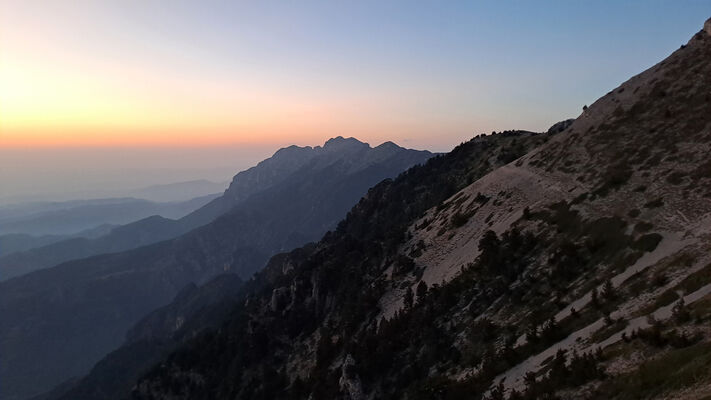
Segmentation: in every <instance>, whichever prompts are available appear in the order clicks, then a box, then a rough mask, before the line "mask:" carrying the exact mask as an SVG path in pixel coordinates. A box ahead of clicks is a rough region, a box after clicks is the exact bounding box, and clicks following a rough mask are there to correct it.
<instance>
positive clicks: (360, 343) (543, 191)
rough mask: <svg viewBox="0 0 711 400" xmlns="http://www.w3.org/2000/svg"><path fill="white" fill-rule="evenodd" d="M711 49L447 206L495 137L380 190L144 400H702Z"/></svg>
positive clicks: (708, 268)
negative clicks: (469, 163)
mask: <svg viewBox="0 0 711 400" xmlns="http://www.w3.org/2000/svg"><path fill="white" fill-rule="evenodd" d="M710 35H711V22H707V29H705V30H704V31H701V32H699V33H698V34H697V35H695V36H694V37H693V38H692V39H691V40H690V41H689V43H688V44H687V45H685V46H682V48H681V49H679V50H678V51H676V52H674V53H673V54H672V55H671V56H670V57H669V58H667V59H666V60H664V61H663V62H661V63H660V64H658V65H656V66H654V67H652V68H651V69H649V70H647V71H645V72H644V73H642V74H640V75H638V76H635V77H633V78H632V79H630V80H629V81H627V82H625V83H624V84H622V85H621V86H620V87H619V88H617V89H615V90H613V91H612V92H610V93H608V94H607V95H606V96H604V97H602V98H601V99H599V100H598V101H596V102H595V103H594V104H593V105H591V106H590V107H589V108H587V109H586V110H585V111H584V112H583V114H582V115H581V116H580V117H579V118H577V119H576V120H575V122H574V123H573V124H572V125H571V126H569V127H568V128H567V129H565V130H564V131H563V132H562V133H558V134H555V135H554V136H552V138H551V139H550V140H549V141H547V142H546V143H545V144H543V145H541V146H540V147H538V148H537V149H535V150H533V151H531V152H528V153H527V154H526V155H524V156H523V157H521V158H519V159H518V160H515V161H513V162H512V163H510V164H507V165H505V166H504V167H501V168H498V169H495V170H493V171H492V172H490V173H488V174H486V175H484V176H483V177H481V179H478V180H476V181H475V182H473V183H472V184H470V185H468V186H466V187H460V186H457V185H454V187H453V188H452V190H449V191H446V193H447V196H446V197H447V198H438V197H437V196H436V195H435V194H434V193H437V192H436V191H437V190H438V189H440V188H441V187H442V183H443V182H445V180H444V177H445V176H449V174H455V176H456V174H457V173H458V172H459V171H460V169H458V168H456V167H455V166H454V165H453V164H452V163H453V162H456V160H457V158H456V153H457V152H468V151H472V150H473V149H475V148H476V146H477V143H489V144H492V143H494V141H495V140H498V139H501V137H494V138H483V139H482V138H476V139H474V140H473V141H472V142H469V143H467V144H465V145H463V146H461V147H459V148H458V149H456V150H455V151H454V152H453V153H452V154H450V155H447V156H444V157H441V158H438V159H436V160H431V161H430V162H429V163H428V164H427V165H425V166H424V167H421V168H414V169H411V170H410V171H408V172H407V173H406V174H403V175H402V176H401V177H400V178H398V179H397V180H395V181H394V182H387V183H384V184H381V185H378V186H376V187H375V188H374V189H372V190H371V191H370V192H369V193H368V195H367V196H366V197H365V198H364V199H363V200H362V201H361V202H360V203H359V204H358V206H356V207H355V208H354V209H353V210H352V211H351V213H349V215H348V217H347V218H346V219H345V220H344V221H343V222H342V223H341V224H340V225H339V227H338V229H337V230H336V231H335V232H334V233H331V234H328V235H326V237H324V239H323V240H322V241H321V242H319V243H318V244H317V245H316V246H314V247H310V248H305V249H302V250H300V251H298V252H292V253H290V254H289V255H287V256H281V257H279V258H274V259H272V262H271V263H270V265H269V266H268V267H267V269H266V270H265V271H263V272H262V273H261V274H260V275H259V276H258V277H257V279H256V280H254V281H252V282H250V283H248V285H247V288H246V290H247V293H248V294H247V298H246V300H245V301H244V302H243V303H242V304H241V305H239V306H238V307H236V308H235V310H234V311H233V314H232V316H231V317H230V318H228V319H227V320H226V321H225V323H224V324H223V325H222V326H221V327H220V328H219V329H217V330H215V331H214V332H210V333H205V334H202V335H199V336H198V337H196V338H194V339H191V340H190V341H188V342H187V343H186V344H185V345H183V346H181V348H180V349H178V350H176V351H174V352H172V353H171V355H170V356H168V357H167V358H165V359H164V360H163V361H162V362H160V363H159V364H158V365H156V366H155V367H154V368H153V369H152V370H151V371H150V372H148V373H147V374H146V375H145V376H144V377H143V378H142V379H140V380H139V381H138V383H137V385H136V387H135V389H134V391H133V393H132V398H137V399H223V398H225V399H226V398H240V399H250V398H289V399H300V398H303V399H306V398H312V399H334V398H344V399H365V398H407V399H432V398H441V399H460V398H461V399H464V398H467V399H470V398H483V397H485V398H490V399H502V398H515V399H521V398H526V399H535V398H608V399H609V398H620V399H626V398H690V399H691V398H703V397H704V396H708V395H709V394H710V392H711V389H709V388H710V387H711V373H710V372H709V370H708V363H709V360H711V331H709V329H708V322H709V321H710V320H711V251H710V250H711V200H710V199H711V169H710V167H711V164H709V158H708V155H709V154H711V113H710V112H709V109H711V92H710V91H709V88H711V36H710ZM554 131H555V130H554ZM501 136H502V137H503V135H501ZM518 139H519V138H515V140H518ZM521 143H522V141H517V145H521ZM473 153H474V152H472V153H471V154H473ZM494 166H496V165H494ZM494 166H489V167H488V168H491V169H493V167H494ZM483 172H486V171H485V170H484V171H483ZM478 177H479V176H474V178H478ZM455 182H456V180H455ZM445 190H446V189H445ZM455 192H456V193H455ZM450 194H451V196H450ZM304 253H306V255H304ZM645 360H647V361H645ZM640 364H641V365H640Z"/></svg>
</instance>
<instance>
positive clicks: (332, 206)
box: [0, 137, 430, 280]
mask: <svg viewBox="0 0 711 400" xmlns="http://www.w3.org/2000/svg"><path fill="white" fill-rule="evenodd" d="M429 156H430V153H428V152H418V151H414V150H406V149H403V148H401V147H399V146H397V145H395V144H393V143H390V142H388V143H384V144H382V145H380V146H378V147H376V148H372V149H371V148H370V146H369V145H368V144H366V143H362V142H359V141H357V140H356V139H353V138H350V139H344V138H342V137H338V138H334V139H331V140H329V141H327V142H326V144H325V145H324V146H323V147H321V146H316V147H310V146H307V147H299V146H290V147H286V148H283V149H280V150H278V151H277V152H276V153H275V154H274V155H273V156H272V157H270V158H268V159H266V160H264V161H262V162H260V163H259V164H257V165H256V166H254V167H252V168H249V169H247V170H245V171H242V172H240V173H238V174H237V175H235V177H234V178H233V180H232V183H231V184H230V185H229V187H228V188H227V190H226V191H225V192H224V194H223V195H222V196H219V197H218V196H214V195H212V196H208V197H201V198H196V199H193V200H190V201H188V202H184V203H178V204H176V205H175V206H174V207H179V206H180V207H182V208H181V209H185V208H186V207H189V210H188V211H192V212H189V213H188V211H186V212H183V213H182V214H180V215H183V214H187V215H185V216H183V217H181V218H178V219H171V218H164V217H163V216H159V215H153V216H150V217H147V218H144V219H141V220H139V221H136V222H132V223H129V224H125V225H122V226H120V227H116V228H114V229H113V230H111V231H110V232H109V233H108V234H105V235H102V236H100V237H98V238H87V237H76V238H69V239H66V240H62V241H58V242H52V243H49V244H47V245H46V246H41V247H38V248H34V249H31V250H28V251H23V252H18V253H15V254H10V255H7V256H4V257H0V280H6V279H9V278H12V277H15V276H19V275H22V274H25V273H28V272H31V271H34V270H38V269H42V268H47V267H52V266H55V265H57V264H59V263H62V262H65V261H69V260H75V259H79V258H85V257H89V256H93V255H97V254H104V253H115V252H119V251H124V250H130V249H133V248H136V247H140V246H145V245H149V244H152V243H156V242H159V241H163V240H167V239H172V238H175V237H177V236H180V235H182V234H184V233H187V232H189V231H190V230H192V229H195V228H197V227H200V226H203V225H205V224H207V223H209V222H211V221H213V220H214V219H215V218H217V217H218V216H220V215H222V214H224V213H226V212H228V211H230V210H232V209H233V208H234V207H236V206H238V205H240V204H242V203H243V202H245V201H246V200H247V199H250V198H251V197H252V196H255V195H257V194H259V193H261V195H262V196H263V197H264V198H267V201H269V202H271V203H270V205H271V206H274V207H276V208H277V209H283V206H284V205H285V204H288V202H286V201H285V199H284V198H283V197H282V198H277V199H271V200H270V199H269V197H270V196H272V195H273V194H274V193H280V192H284V193H286V192H288V191H289V185H291V186H290V187H299V188H301V186H299V184H309V183H310V184H311V185H312V186H311V187H308V188H304V189H307V190H301V192H300V197H298V198H297V199H296V200H301V201H302V203H301V204H296V205H293V208H292V211H295V210H301V209H302V208H308V206H309V204H307V203H308V202H309V201H312V200H313V201H314V202H321V204H325V205H326V210H325V212H326V214H323V215H313V214H314V211H315V210H318V209H313V210H311V214H310V215H308V216H306V217H305V218H303V219H302V221H300V222H304V223H306V227H305V228H304V232H298V230H297V231H296V233H295V234H296V235H297V236H295V237H294V238H292V239H291V240H289V241H287V242H284V241H283V240H282V239H281V237H280V236H279V231H280V230H281V229H291V225H290V224H289V223H286V224H284V225H281V224H279V226H277V227H273V226H269V227H267V226H263V229H262V233H263V235H262V237H261V238H260V240H262V241H263V242H264V243H262V244H261V245H260V246H258V247H260V248H261V250H260V251H262V252H263V253H264V254H266V255H271V254H273V252H274V250H275V249H277V250H286V249H290V248H293V247H294V246H296V245H300V244H302V243H304V240H303V237H298V235H304V237H306V238H307V239H308V240H316V239H318V238H319V236H320V235H321V234H323V232H325V230H326V227H328V226H331V225H333V224H335V222H337V221H338V218H340V217H342V215H343V213H344V212H345V210H347V209H348V208H349V207H350V206H352V205H353V203H355V201H356V200H357V199H358V198H359V197H360V196H361V195H362V194H363V193H364V192H365V189H366V188H367V187H369V185H372V184H374V183H377V182H378V181H380V180H382V179H384V178H387V177H391V176H395V175H397V174H398V173H399V172H401V171H403V170H404V169H406V168H408V167H409V166H411V165H414V164H416V163H419V162H422V161H424V160H425V159H426V158H427V157H429ZM334 164H337V165H336V168H337V169H336V170H334V171H328V167H330V166H332V165H334ZM319 174H320V175H319ZM329 174H331V175H329ZM342 176H349V179H352V180H353V182H350V181H348V182H347V181H343V182H339V181H340V179H341V177H342ZM314 178H316V179H314ZM318 178H323V179H325V180H326V182H325V183H324V185H321V184H320V181H319V180H318ZM351 183H352V185H351ZM330 185H336V186H333V187H331V186H330ZM338 185H340V186H338ZM166 186H167V187H168V188H170V187H171V185H166ZM149 189H150V190H149ZM158 189H161V188H160V187H159V188H153V189H151V188H147V189H146V190H149V191H157V192H158V193H155V194H154V195H156V196H157V195H160V192H161V190H158ZM268 190H271V192H267V191H268ZM308 190H311V191H313V193H312V194H310V193H308ZM328 190H333V191H337V192H336V193H334V194H329V193H326V192H327V191H328ZM339 196H340V197H339ZM210 200H211V201H210ZM208 201H209V202H208ZM205 203H207V204H205ZM314 205H315V206H316V205H318V204H314ZM265 211H266V213H267V214H268V213H270V211H269V208H268V207H265V206H264V204H260V201H258V200H252V203H251V205H245V206H244V210H243V212H256V213H261V214H262V215H261V216H259V217H257V218H253V220H252V222H253V223H256V224H257V225H262V222H264V218H265V217H266V218H270V217H269V216H268V215H264V214H265ZM62 212H66V211H62V210H55V211H54V212H53V215H55V214H56V215H55V217H58V218H60V217H61V218H63V219H67V218H68V219H72V218H73V217H72V215H73V214H71V213H70V214H69V215H67V216H63V215H62ZM111 212H112V211H111V209H101V210H100V213H105V214H111ZM166 213H167V211H166ZM166 215H167V216H173V215H174V213H173V214H170V213H168V214H166ZM311 224H313V225H311ZM245 228H246V227H245ZM275 231H276V234H273V233H274V232H275ZM264 236H266V237H264ZM0 239H1V238H0ZM271 239H274V240H272V241H270V240H271ZM275 246H276V247H275ZM0 255H2V253H0ZM263 257H264V255H263V256H262V258H263ZM248 261H249V260H248ZM250 262H251V261H250ZM252 268H254V267H252Z"/></svg>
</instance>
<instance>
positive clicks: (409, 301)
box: [404, 287, 414, 309]
mask: <svg viewBox="0 0 711 400" xmlns="http://www.w3.org/2000/svg"><path fill="white" fill-rule="evenodd" d="M404 302H405V309H410V308H412V305H413V304H414V294H413V293H412V288H411V287H408V288H407V291H406V292H405V298H404Z"/></svg>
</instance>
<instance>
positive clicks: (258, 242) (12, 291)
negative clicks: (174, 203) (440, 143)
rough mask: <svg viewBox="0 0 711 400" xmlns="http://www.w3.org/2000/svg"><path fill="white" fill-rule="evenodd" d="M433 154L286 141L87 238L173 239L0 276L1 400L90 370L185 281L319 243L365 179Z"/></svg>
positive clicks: (354, 143) (388, 174) (245, 268)
mask: <svg viewBox="0 0 711 400" xmlns="http://www.w3.org/2000/svg"><path fill="white" fill-rule="evenodd" d="M430 157H432V153H430V152H427V151H415V150H408V149H404V148H402V147H399V146H397V145H395V144H393V143H390V142H388V143H384V144H382V145H380V146H377V147H371V146H369V145H368V144H367V143H362V142H359V141H358V140H356V139H353V138H348V139H346V138H342V137H337V138H334V139H331V140H329V141H327V142H326V143H325V144H324V146H317V147H296V146H292V147H288V148H285V149H281V150H279V151H277V152H276V153H275V154H274V156H272V157H271V158H270V159H268V160H265V161H263V162H261V163H260V164H258V165H257V166H255V167H253V168H251V169H248V170H246V171H243V172H240V173H239V174H237V175H236V176H235V178H234V180H233V182H232V183H231V184H230V187H229V188H228V189H227V190H226V191H225V193H224V194H223V195H222V196H221V197H219V198H217V199H214V200H213V201H211V202H209V203H208V204H207V205H205V206H203V207H201V208H200V209H198V210H196V211H194V212H192V213H191V214H189V215H187V216H185V217H183V218H181V219H179V220H167V219H164V218H160V217H151V218H148V219H144V220H142V221H138V222H136V223H133V224H129V225H125V226H122V227H119V228H115V229H113V230H112V231H111V233H110V234H109V235H107V236H105V237H100V238H98V239H91V240H84V242H85V243H86V242H89V243H90V244H91V245H92V246H97V247H99V245H101V246H103V245H104V244H105V245H106V246H116V243H126V242H128V243H132V245H135V244H138V242H140V241H141V240H144V242H145V240H147V239H145V238H152V240H155V238H156V237H160V235H164V237H163V238H162V239H166V238H165V236H171V235H172V236H175V237H174V238H172V239H169V240H163V241H160V242H157V243H153V244H150V245H147V246H142V247H137V248H134V249H132V250H128V251H122V252H116V253H109V254H100V255H95V256H92V257H88V258H80V259H76V260H72V261H67V262H64V263H62V264H60V265H57V266H54V267H51V268H46V269H43V270H39V271H35V272H32V273H29V274H25V275H23V276H19V277H16V278H12V279H9V280H7V281H5V282H1V283H0V348H2V349H3V357H2V359H1V360H0V380H1V381H2V382H3V384H2V385H1V386H0V397H2V398H4V399H5V398H7V399H13V398H25V397H27V396H29V395H33V394H37V393H40V392H42V391H43V390H47V389H50V388H51V387H52V386H54V385H56V384H58V383H60V382H61V381H63V380H65V379H68V378H71V377H73V376H76V375H80V374H83V373H86V372H87V371H88V369H89V368H90V367H91V365H93V364H94V363H95V362H96V361H97V360H99V359H100V358H101V357H102V356H104V355H105V354H106V353H108V352H109V351H111V350H112V349H114V348H116V347H117V346H119V345H120V344H121V343H122V341H123V339H124V334H125V332H126V331H127V329H128V328H129V327H131V325H132V324H134V323H136V322H137V321H138V320H139V319H140V318H141V317H143V316H144V315H146V314H147V313H148V312H150V311H152V310H154V309H156V308H157V307H159V306H162V305H165V304H166V303H168V302H169V301H170V300H171V299H172V298H173V297H174V296H175V295H176V294H177V293H179V292H180V291H181V290H182V289H183V288H185V287H186V285H190V284H194V283H199V284H201V283H205V282H206V281H208V280H209V279H211V278H213V277H215V276H217V275H219V274H221V273H226V272H227V273H234V274H237V275H238V277H239V278H240V279H248V278H249V277H250V276H251V275H252V274H253V273H254V272H256V271H258V270H259V269H261V268H262V267H263V265H264V264H265V263H266V261H267V260H268V259H269V257H270V256H272V255H273V254H275V253H277V252H279V251H284V250H289V249H291V248H293V247H296V246H301V245H303V244H305V243H307V242H309V241H313V240H318V239H319V238H320V237H321V236H322V235H323V234H324V233H325V232H326V231H328V230H329V229H332V228H333V227H335V225H336V223H337V222H338V221H339V220H340V219H342V218H343V216H344V215H345V214H346V212H347V211H348V210H349V209H350V208H351V207H352V206H353V205H354V204H355V203H356V202H357V201H358V199H360V198H361V197H362V196H363V194H364V193H365V192H366V191H367V189H368V188H369V187H371V186H373V185H374V184H376V183H378V182H380V181H382V180H384V179H388V178H392V177H395V176H397V175H398V174H399V173H400V172H402V171H404V170H406V169H408V168H409V167H411V166H413V165H416V164H419V163H422V162H424V161H426V160H427V159H428V158H430ZM176 227H177V228H176ZM188 229H190V230H189V231H187V230H188ZM181 230H182V231H187V232H186V233H183V232H180V231H181ZM118 235H121V236H122V237H123V238H124V239H125V240H123V239H122V240H119V239H116V238H117V236H118ZM142 237H143V239H142ZM131 241H132V242H131ZM58 245H60V243H55V244H53V245H50V246H58ZM97 247H94V248H97ZM39 250H40V249H34V250H32V252H34V254H37V253H38V251H39ZM92 251H93V250H92ZM100 251H111V249H110V250H107V248H106V247H102V248H101V249H100ZM69 253H71V252H69ZM16 254H20V253H16ZM74 254H75V256H76V253H74ZM81 256H85V254H83V255H81Z"/></svg>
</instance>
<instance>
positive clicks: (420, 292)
mask: <svg viewBox="0 0 711 400" xmlns="http://www.w3.org/2000/svg"><path fill="white" fill-rule="evenodd" d="M425 296H427V284H426V283H425V281H420V283H418V284H417V303H418V304H420V303H422V302H423V301H424V299H425Z"/></svg>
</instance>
